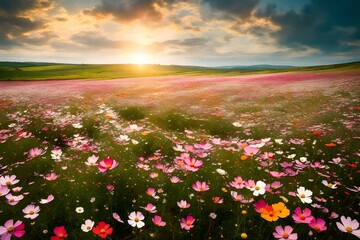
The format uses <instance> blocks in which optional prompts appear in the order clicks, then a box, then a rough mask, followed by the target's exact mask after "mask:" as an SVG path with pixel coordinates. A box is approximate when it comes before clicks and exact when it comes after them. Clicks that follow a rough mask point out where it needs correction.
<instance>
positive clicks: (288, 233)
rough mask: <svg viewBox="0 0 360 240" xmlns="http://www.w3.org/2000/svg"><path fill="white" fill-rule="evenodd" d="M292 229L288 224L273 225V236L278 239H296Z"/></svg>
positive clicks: (296, 236)
mask: <svg viewBox="0 0 360 240" xmlns="http://www.w3.org/2000/svg"><path fill="white" fill-rule="evenodd" d="M293 231H294V229H293V228H292V227H290V226H285V227H284V228H283V227H281V226H277V227H275V232H273V235H274V237H275V238H277V239H279V240H296V239H298V235H297V233H292V232H293Z"/></svg>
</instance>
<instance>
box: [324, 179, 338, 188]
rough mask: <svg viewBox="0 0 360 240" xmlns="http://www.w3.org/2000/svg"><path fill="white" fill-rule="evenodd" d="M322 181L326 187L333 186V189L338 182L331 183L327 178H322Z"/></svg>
mask: <svg viewBox="0 0 360 240" xmlns="http://www.w3.org/2000/svg"><path fill="white" fill-rule="evenodd" d="M321 183H322V184H324V185H325V186H326V187H328V188H331V189H336V188H337V186H336V184H333V183H329V182H328V181H326V180H322V181H321Z"/></svg>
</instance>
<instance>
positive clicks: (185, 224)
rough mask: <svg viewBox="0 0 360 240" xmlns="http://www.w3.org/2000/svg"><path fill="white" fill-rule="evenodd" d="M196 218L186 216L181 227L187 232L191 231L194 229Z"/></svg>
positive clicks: (182, 219)
mask: <svg viewBox="0 0 360 240" xmlns="http://www.w3.org/2000/svg"><path fill="white" fill-rule="evenodd" d="M195 220H196V219H195V218H194V217H193V216H191V215H188V216H186V219H185V218H181V222H180V227H181V228H182V229H185V230H190V229H191V228H193V227H194V225H193V224H194V222H195Z"/></svg>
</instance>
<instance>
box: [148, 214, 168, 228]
mask: <svg viewBox="0 0 360 240" xmlns="http://www.w3.org/2000/svg"><path fill="white" fill-rule="evenodd" d="M151 220H152V222H153V223H154V224H155V225H156V226H159V227H164V226H166V222H164V221H163V220H162V218H161V217H160V216H158V215H155V216H154V217H153V218H152V219H151Z"/></svg>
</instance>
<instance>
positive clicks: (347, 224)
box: [336, 216, 360, 238]
mask: <svg viewBox="0 0 360 240" xmlns="http://www.w3.org/2000/svg"><path fill="white" fill-rule="evenodd" d="M340 220H341V223H340V222H336V226H337V227H338V228H339V230H340V231H342V232H346V233H351V234H353V235H355V236H356V237H358V238H360V229H359V222H358V221H357V220H356V219H354V220H351V218H350V217H345V216H341V217H340Z"/></svg>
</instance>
